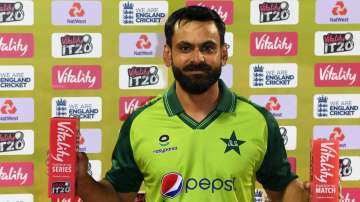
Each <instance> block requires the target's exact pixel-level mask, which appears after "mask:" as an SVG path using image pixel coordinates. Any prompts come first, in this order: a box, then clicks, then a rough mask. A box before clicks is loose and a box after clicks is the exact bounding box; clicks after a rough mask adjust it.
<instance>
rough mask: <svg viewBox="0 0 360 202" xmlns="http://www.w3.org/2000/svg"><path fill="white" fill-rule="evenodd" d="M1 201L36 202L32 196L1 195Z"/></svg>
mask: <svg viewBox="0 0 360 202" xmlns="http://www.w3.org/2000/svg"><path fill="white" fill-rule="evenodd" d="M0 201H3V202H34V196H33V195H32V194H0Z"/></svg>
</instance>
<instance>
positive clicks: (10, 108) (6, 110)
mask: <svg viewBox="0 0 360 202" xmlns="http://www.w3.org/2000/svg"><path fill="white" fill-rule="evenodd" d="M15 113H16V107H15V105H14V103H13V101H12V100H10V99H6V100H5V101H4V103H3V105H2V106H1V108H0V114H15Z"/></svg>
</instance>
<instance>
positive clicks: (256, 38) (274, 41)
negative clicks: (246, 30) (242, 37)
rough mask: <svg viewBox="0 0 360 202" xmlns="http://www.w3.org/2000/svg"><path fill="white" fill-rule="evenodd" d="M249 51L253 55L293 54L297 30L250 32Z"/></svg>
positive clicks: (295, 49)
mask: <svg viewBox="0 0 360 202" xmlns="http://www.w3.org/2000/svg"><path fill="white" fill-rule="evenodd" d="M250 40H251V43H250V53H251V55H253V56H294V55H296V54H297V46H298V35H297V32H252V33H251V35H250Z"/></svg>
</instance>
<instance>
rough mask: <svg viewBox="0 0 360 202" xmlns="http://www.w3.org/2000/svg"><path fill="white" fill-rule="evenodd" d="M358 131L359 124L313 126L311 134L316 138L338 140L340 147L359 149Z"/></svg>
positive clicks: (359, 129)
mask: <svg viewBox="0 0 360 202" xmlns="http://www.w3.org/2000/svg"><path fill="white" fill-rule="evenodd" d="M358 131H360V125H334V126H315V127H314V131H313V136H314V138H316V139H318V138H322V139H335V140H339V141H340V144H339V145H340V149H346V150H348V149H360V140H359V138H360V137H359V136H358Z"/></svg>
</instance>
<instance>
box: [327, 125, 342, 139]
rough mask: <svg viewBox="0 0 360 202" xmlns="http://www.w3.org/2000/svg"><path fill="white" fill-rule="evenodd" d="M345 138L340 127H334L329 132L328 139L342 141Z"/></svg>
mask: <svg viewBox="0 0 360 202" xmlns="http://www.w3.org/2000/svg"><path fill="white" fill-rule="evenodd" d="M344 139H345V134H344V133H343V131H342V130H341V128H340V127H335V128H334V129H333V131H332V132H331V133H330V136H329V140H339V141H343V140H344Z"/></svg>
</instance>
